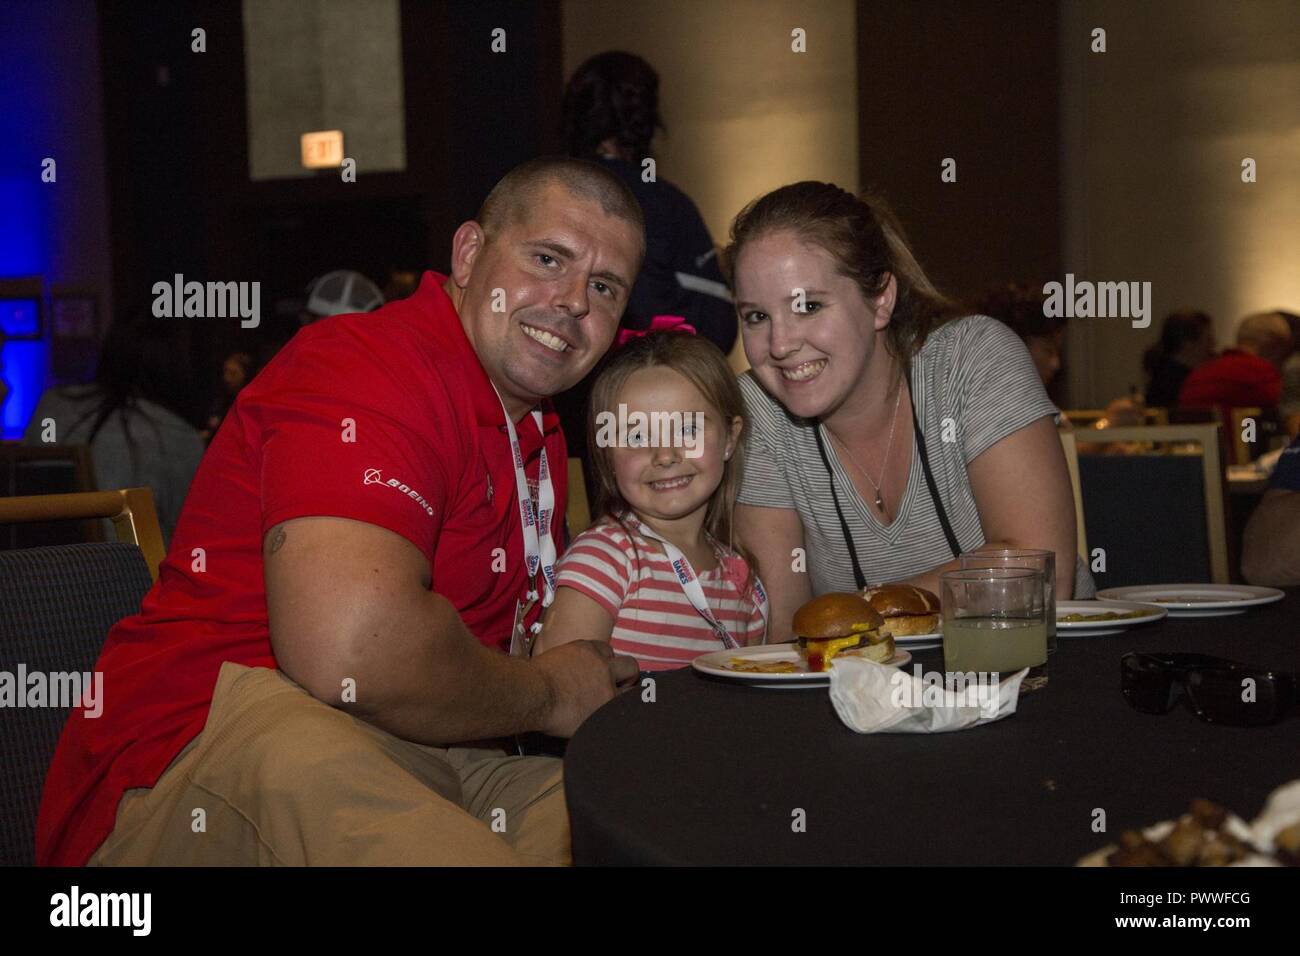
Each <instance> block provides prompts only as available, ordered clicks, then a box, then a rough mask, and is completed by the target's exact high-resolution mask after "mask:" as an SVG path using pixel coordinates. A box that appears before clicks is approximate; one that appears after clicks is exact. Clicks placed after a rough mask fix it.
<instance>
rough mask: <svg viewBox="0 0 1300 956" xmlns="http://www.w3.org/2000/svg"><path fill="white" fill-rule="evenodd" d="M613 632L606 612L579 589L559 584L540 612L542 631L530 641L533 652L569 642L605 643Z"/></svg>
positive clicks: (612, 624)
mask: <svg viewBox="0 0 1300 956" xmlns="http://www.w3.org/2000/svg"><path fill="white" fill-rule="evenodd" d="M613 633H614V619H613V618H612V617H610V616H609V612H608V611H606V610H605V609H604V608H603V607H601V606H600V604H598V603H597V602H596V601H593V600H592V599H591V598H589V597H587V595H585V594H583V593H582V592H580V591H575V590H574V589H573V588H566V587H561V588H559V589H558V590H557V591H556V592H555V600H554V601H552V602H551V606H550V607H548V608H547V609H546V613H544V614H543V615H542V630H541V633H539V634H538V635H537V639H536V640H535V641H534V642H533V655H534V656H536V655H538V654H541V653H543V652H544V651H549V650H551V649H552V648H555V647H559V646H560V645H561V644H568V643H570V642H572V641H605V642H606V643H608V642H609V638H610V635H611V634H613Z"/></svg>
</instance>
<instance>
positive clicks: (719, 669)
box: [691, 642, 912, 687]
mask: <svg viewBox="0 0 1300 956" xmlns="http://www.w3.org/2000/svg"><path fill="white" fill-rule="evenodd" d="M896 643H897V642H896ZM733 657H739V658H745V659H752V660H759V661H792V662H794V663H795V664H797V665H798V666H799V668H800V669H799V670H798V671H795V672H794V673H793V674H751V673H746V672H745V671H735V670H732V669H731V668H729V667H728V666H727V663H728V662H729V661H730V660H731V659H732V658H733ZM911 659H912V655H911V654H909V653H908V652H907V651H904V650H899V649H898V648H897V646H895V648H894V656H893V657H892V658H890V659H889V660H888V661H886V662H885V663H886V664H890V665H892V666H894V667H902V666H903V665H904V664H906V663H907V662H908V661H910V660H911ZM834 664H835V662H834V661H831V666H834ZM691 666H692V667H694V668H695V669H696V670H697V671H700V672H701V673H704V674H709V675H711V676H713V677H726V678H728V679H730V680H739V681H745V682H746V683H750V684H758V685H760V686H781V687H825V686H826V685H827V684H829V683H830V681H831V675H830V674H829V673H827V672H826V671H820V672H818V673H812V672H810V671H809V670H808V665H807V663H806V662H805V661H804V659H803V658H802V657H800V656H799V650H798V648H796V647H795V646H794V644H760V645H758V646H755V647H741V648H737V649H736V650H734V651H713V652H711V653H709V654H704V655H701V656H700V657H697V658H695V660H693V661H691Z"/></svg>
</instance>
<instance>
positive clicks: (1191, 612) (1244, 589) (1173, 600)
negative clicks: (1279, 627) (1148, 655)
mask: <svg viewBox="0 0 1300 956" xmlns="http://www.w3.org/2000/svg"><path fill="white" fill-rule="evenodd" d="M1097 597H1098V598H1099V599H1100V600H1103V601H1116V600H1119V601H1140V602H1141V603H1143V604H1155V605H1157V606H1159V607H1163V608H1165V609H1166V610H1168V611H1169V616H1170V617H1221V616H1223V615H1225V614H1241V613H1242V612H1244V611H1245V610H1246V609H1247V608H1250V607H1255V606H1257V605H1259V604H1272V603H1273V602H1274V601H1280V600H1282V598H1284V597H1286V595H1285V594H1283V593H1282V592H1281V591H1279V590H1278V589H1277V588H1261V587H1255V586H1253V585H1249V584H1140V585H1135V586H1133V587H1127V588H1106V589H1105V590H1104V591H1098V592H1097Z"/></svg>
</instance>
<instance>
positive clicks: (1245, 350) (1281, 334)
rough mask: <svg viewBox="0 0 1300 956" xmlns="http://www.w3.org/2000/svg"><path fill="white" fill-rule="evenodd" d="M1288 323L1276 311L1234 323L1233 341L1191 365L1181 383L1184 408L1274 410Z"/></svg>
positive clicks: (1287, 349)
mask: <svg viewBox="0 0 1300 956" xmlns="http://www.w3.org/2000/svg"><path fill="white" fill-rule="evenodd" d="M1291 347H1292V342H1291V327H1290V326H1289V325H1288V324H1287V321H1286V319H1285V318H1283V317H1282V316H1281V315H1280V314H1279V313H1277V312H1260V313H1258V314H1256V315H1249V316H1247V317H1246V318H1244V319H1242V320H1241V323H1240V324H1239V325H1238V326H1237V344H1236V346H1235V347H1234V348H1230V349H1224V351H1223V353H1222V354H1221V355H1219V357H1218V358H1215V359H1212V360H1210V361H1209V362H1206V363H1205V364H1204V365H1202V366H1200V367H1199V368H1197V369H1195V370H1194V371H1192V372H1191V374H1189V375H1188V376H1187V379H1186V380H1185V381H1184V382H1183V387H1182V389H1181V390H1180V391H1179V393H1178V404H1179V405H1180V406H1182V407H1184V408H1209V407H1215V406H1217V407H1219V408H1220V409H1221V410H1222V412H1223V420H1224V421H1225V422H1226V421H1230V420H1231V418H1230V416H1229V409H1233V408H1252V407H1259V408H1263V409H1276V408H1277V406H1278V402H1279V401H1280V400H1281V398H1282V364H1283V363H1284V362H1285V361H1286V360H1287V357H1288V356H1289V355H1290V354H1291Z"/></svg>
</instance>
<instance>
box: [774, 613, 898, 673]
mask: <svg viewBox="0 0 1300 956" xmlns="http://www.w3.org/2000/svg"><path fill="white" fill-rule="evenodd" d="M884 623H885V622H884V619H883V618H882V617H881V616H880V615H879V614H878V613H876V610H875V609H874V608H873V607H872V606H871V605H870V604H868V603H867V601H866V599H865V598H863V597H862V595H860V594H845V593H831V594H823V595H822V596H821V597H816V598H813V599H812V600H811V601H809V602H808V603H807V604H805V605H804V606H803V607H801V608H799V610H797V611H795V613H794V633H795V636H796V637H797V638H798V645H799V653H800V654H801V655H802V656H803V657H804V658H805V659H806V660H807V661H808V670H810V671H812V672H814V673H817V672H821V671H825V670H828V669H829V668H830V667H831V659H832V658H833V657H835V655H837V654H850V655H853V656H855V657H865V658H867V659H868V660H873V661H876V662H877V663H881V664H883V663H885V662H886V661H888V660H890V659H892V658H893V656H894V637H893V635H892V634H890V633H889V632H888V631H886V630H885V629H884V627H883V625H884Z"/></svg>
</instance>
